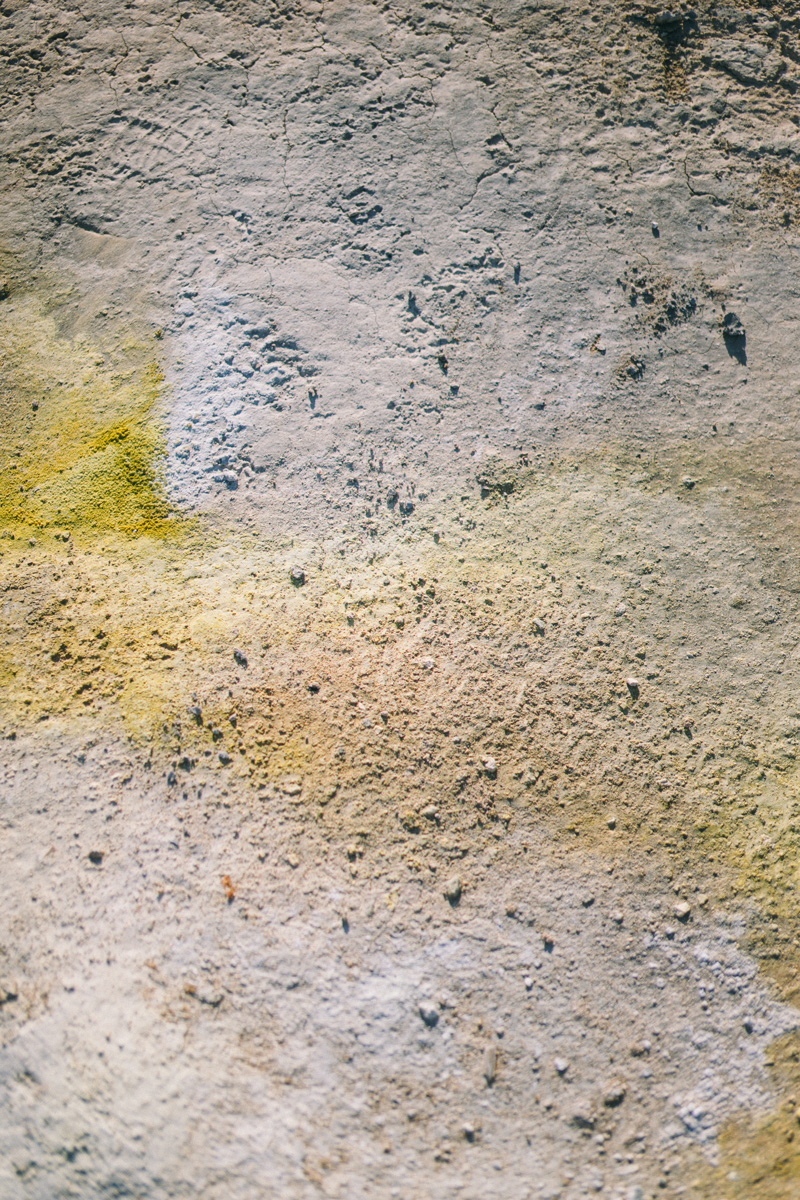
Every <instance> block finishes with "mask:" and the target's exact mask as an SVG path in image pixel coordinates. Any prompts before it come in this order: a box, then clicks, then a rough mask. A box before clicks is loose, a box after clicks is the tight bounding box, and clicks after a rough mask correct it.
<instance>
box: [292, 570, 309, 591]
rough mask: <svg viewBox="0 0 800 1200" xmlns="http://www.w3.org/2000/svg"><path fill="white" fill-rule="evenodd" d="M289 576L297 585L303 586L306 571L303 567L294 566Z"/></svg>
mask: <svg viewBox="0 0 800 1200" xmlns="http://www.w3.org/2000/svg"><path fill="white" fill-rule="evenodd" d="M289 578H290V579H291V581H292V583H293V584H294V586H295V587H302V586H303V584H304V583H305V581H306V573H305V571H304V570H303V568H302V567H292V569H291V571H290V572H289Z"/></svg>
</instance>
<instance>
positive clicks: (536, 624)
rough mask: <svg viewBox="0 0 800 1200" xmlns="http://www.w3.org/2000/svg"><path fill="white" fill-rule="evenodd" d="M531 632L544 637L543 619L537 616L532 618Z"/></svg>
mask: <svg viewBox="0 0 800 1200" xmlns="http://www.w3.org/2000/svg"><path fill="white" fill-rule="evenodd" d="M533 632H534V633H536V634H538V635H539V637H544V633H545V627H544V621H542V620H540V619H539V617H534V618H533Z"/></svg>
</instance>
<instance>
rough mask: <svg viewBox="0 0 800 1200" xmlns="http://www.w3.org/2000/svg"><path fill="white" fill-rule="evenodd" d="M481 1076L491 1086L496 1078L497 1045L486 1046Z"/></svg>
mask: <svg viewBox="0 0 800 1200" xmlns="http://www.w3.org/2000/svg"><path fill="white" fill-rule="evenodd" d="M483 1078H484V1079H485V1080H486V1083H487V1086H488V1087H491V1086H492V1084H493V1083H494V1081H495V1079H496V1078H497V1047H496V1046H494V1045H492V1046H487V1047H486V1050H485V1051H484V1054H483Z"/></svg>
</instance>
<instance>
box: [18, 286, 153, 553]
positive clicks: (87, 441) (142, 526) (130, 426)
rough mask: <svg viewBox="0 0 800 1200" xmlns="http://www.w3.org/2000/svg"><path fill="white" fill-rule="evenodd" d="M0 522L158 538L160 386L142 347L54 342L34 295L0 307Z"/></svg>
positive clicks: (50, 323) (50, 321) (52, 326)
mask: <svg viewBox="0 0 800 1200" xmlns="http://www.w3.org/2000/svg"><path fill="white" fill-rule="evenodd" d="M0 352H1V353H2V376H1V377H0V464H1V465H2V471H0V522H1V523H2V524H4V525H5V526H6V528H9V527H10V528H16V527H30V528H32V529H47V528H50V527H53V526H59V527H62V528H64V529H72V530H78V531H85V532H87V533H98V532H106V531H109V530H116V531H119V532H124V533H127V534H134V535H135V534H149V535H155V536H165V535H166V534H167V533H169V532H171V531H172V528H173V523H171V522H170V509H169V504H168V502H167V498H166V492H165V488H164V481H163V472H162V463H163V458H164V435H163V430H162V427H161V421H160V411H159V406H160V402H161V399H162V392H163V386H164V379H163V374H162V372H161V370H160V368H159V366H158V364H157V363H155V362H154V361H147V358H146V354H147V350H146V348H145V347H143V346H138V345H134V344H131V343H128V344H126V345H125V347H124V348H121V349H120V350H119V352H118V353H117V354H116V355H115V356H113V358H112V356H111V355H104V354H102V353H100V352H99V351H98V349H97V348H96V347H93V346H90V345H88V344H85V343H81V342H76V341H73V340H70V339H68V338H65V337H60V336H59V334H58V331H57V325H56V321H55V319H54V317H53V316H52V315H50V314H48V313H47V311H46V309H45V304H44V301H43V300H42V298H41V297H40V295H38V294H37V293H35V292H24V291H23V292H18V291H14V292H13V293H12V295H11V296H10V297H8V298H7V299H6V300H4V301H2V302H1V303H0Z"/></svg>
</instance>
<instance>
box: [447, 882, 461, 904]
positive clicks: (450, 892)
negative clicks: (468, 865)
mask: <svg viewBox="0 0 800 1200" xmlns="http://www.w3.org/2000/svg"><path fill="white" fill-rule="evenodd" d="M461 886H462V885H461V880H460V879H459V877H458V875H453V876H451V878H450V879H448V880H447V881H446V882H445V885H444V887H443V888H442V895H443V896H444V898H445V900H446V901H447V902H448V904H454V905H455V904H458V902H459V900H460V899H461Z"/></svg>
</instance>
